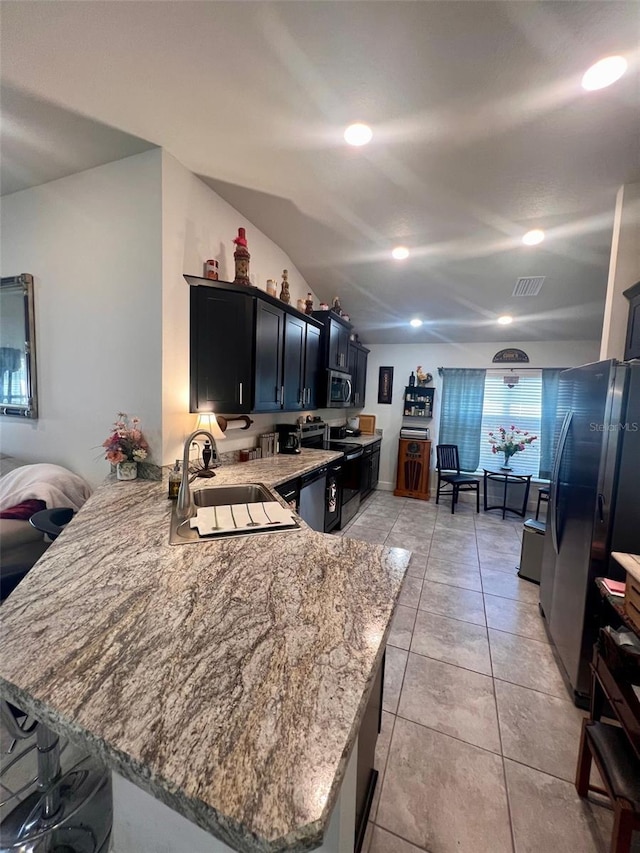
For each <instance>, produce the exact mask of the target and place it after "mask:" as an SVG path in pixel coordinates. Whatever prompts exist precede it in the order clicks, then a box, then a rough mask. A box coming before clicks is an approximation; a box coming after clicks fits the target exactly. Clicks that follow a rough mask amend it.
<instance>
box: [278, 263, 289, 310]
mask: <svg viewBox="0 0 640 853" xmlns="http://www.w3.org/2000/svg"><path fill="white" fill-rule="evenodd" d="M280 300H281V301H282V302H285V303H286V304H287V305H289V304H290V303H291V294H290V293H289V270H282V288H281V290H280Z"/></svg>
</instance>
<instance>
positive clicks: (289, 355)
mask: <svg viewBox="0 0 640 853" xmlns="http://www.w3.org/2000/svg"><path fill="white" fill-rule="evenodd" d="M306 332H307V323H306V321H305V320H301V319H299V318H298V317H293V316H292V315H291V314H287V316H286V317H285V321H284V379H283V384H284V408H285V409H286V410H289V411H290V410H292V409H302V408H303V406H304V401H305V398H306V393H305V391H306V386H305V384H304V355H305V338H306Z"/></svg>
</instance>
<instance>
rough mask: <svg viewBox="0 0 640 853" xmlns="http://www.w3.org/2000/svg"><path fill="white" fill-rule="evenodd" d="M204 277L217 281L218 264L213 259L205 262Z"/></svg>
mask: <svg viewBox="0 0 640 853" xmlns="http://www.w3.org/2000/svg"><path fill="white" fill-rule="evenodd" d="M204 277H205V278H210V279H212V280H213V281H217V280H218V262H217V260H216V259H215V258H210V259H209V260H208V261H205V265H204Z"/></svg>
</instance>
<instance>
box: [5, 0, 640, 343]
mask: <svg viewBox="0 0 640 853" xmlns="http://www.w3.org/2000/svg"><path fill="white" fill-rule="evenodd" d="M639 37H640V4H638V3H637V2H635V0H634V2H615V0H613V2H589V1H588V0H572V1H571V2H552V0H549V2H527V0H524V2H515V0H513V2H509V0H505V2H482V1H481V0H476V2H464V3H463V2H451V0H443V2H399V1H398V2H384V1H383V2H351V0H338V2H331V0H327V1H326V2H324V0H322V2H317V0H310V2H283V3H280V2H267V1H266V0H265V2H237V0H232V2H190V0H184V2H172V3H168V2H155V0H143V2H126V3H122V2H101V0H95V2H75V0H70V2H31V1H30V0H19V2H7V1H6V0H5V2H3V3H2V35H1V39H2V41H1V48H2V54H1V70H2V81H3V87H4V91H3V101H2V112H3V116H2V119H3V121H2V124H3V138H2V145H3V158H2V186H3V192H9V191H14V190H16V189H20V188H24V187H27V186H33V185H36V184H38V183H42V182H44V181H47V180H52V179H54V178H56V177H60V176H61V175H62V174H70V173H72V172H74V171H78V170H80V169H83V168H88V167H89V166H92V165H97V164H98V163H100V162H107V161H109V160H112V159H117V158H118V157H122V156H127V155H128V154H132V153H136V152H137V151H140V150H144V149H145V148H146V147H149V146H150V145H160V146H163V147H164V148H166V149H167V150H168V151H170V152H171V153H172V154H173V155H174V156H175V157H177V159H178V160H180V161H181V162H182V163H183V164H184V165H185V166H187V168H189V169H191V170H192V171H193V172H194V173H196V174H198V175H200V176H201V177H202V178H203V180H205V181H206V182H207V183H208V184H209V185H210V186H211V187H212V188H213V189H215V190H216V192H218V193H220V195H222V196H223V197H224V198H225V199H227V200H228V201H229V202H230V203H231V204H233V205H234V206H235V207H236V208H237V209H238V210H240V211H241V212H242V213H243V214H244V215H245V216H246V217H247V219H248V220H249V221H250V222H251V223H253V224H255V225H256V226H258V227H259V228H260V229H261V230H263V231H264V232H265V233H266V234H267V235H268V236H269V237H271V238H272V239H273V240H274V241H275V242H276V243H278V244H279V245H280V246H282V248H283V249H284V250H285V251H287V252H288V254H289V255H290V256H291V258H292V260H293V261H294V263H295V264H296V265H297V267H298V268H299V270H300V271H301V273H302V274H303V275H304V276H305V278H306V279H307V281H308V282H309V284H310V285H311V286H312V287H313V289H314V290H315V292H316V293H317V294H318V295H319V296H320V297H321V298H324V299H327V300H329V299H331V298H332V297H333V296H334V295H335V294H340V296H341V300H342V304H343V307H344V308H345V309H346V310H347V311H348V313H349V314H350V315H351V318H352V321H353V322H354V323H355V324H356V325H357V327H358V329H359V331H360V332H361V338H362V339H363V340H364V341H367V342H369V343H376V342H378V343H379V342H403V341H412V342H426V341H448V340H451V341H479V340H487V341H491V340H496V341H497V340H502V339H505V329H504V328H503V327H500V326H497V325H496V322H495V321H496V318H497V316H498V315H500V314H503V313H509V314H512V315H513V316H514V318H515V322H514V324H513V325H512V326H511V327H509V332H508V336H507V337H509V338H510V339H513V340H523V341H524V340H550V339H563V340H568V339H594V338H598V337H599V336H600V331H601V326H602V313H603V306H604V295H605V289H606V280H607V269H608V262H609V254H610V248H611V236H612V224H613V210H614V204H615V195H616V191H617V189H618V187H619V186H620V185H621V184H624V183H629V182H635V181H638V180H640V109H639V107H640V84H639V71H638V42H639ZM609 54H623V55H625V56H626V57H627V59H628V60H629V66H630V67H629V71H628V72H627V74H626V75H625V77H623V78H622V79H621V80H620V81H618V82H617V83H616V84H614V85H613V86H612V87H610V88H608V89H603V90H601V91H597V92H590V93H587V92H585V91H583V89H582V88H581V86H580V80H581V76H582V74H583V72H584V71H585V70H586V68H587V67H588V66H589V65H591V64H592V63H593V62H594V61H596V60H597V59H599V58H601V57H602V56H606V55H609ZM357 120H360V121H366V122H367V123H368V124H370V126H371V127H372V129H373V133H374V136H373V140H372V142H371V143H370V144H369V145H368V146H366V147H365V148H358V149H353V148H349V147H348V146H346V145H345V143H344V141H343V137H342V134H343V130H344V128H345V126H346V125H347V124H349V123H350V122H352V121H357ZM530 228H542V229H544V230H545V232H546V235H547V236H546V239H545V241H544V243H542V244H541V245H539V246H534V247H527V246H524V245H523V244H522V242H521V237H522V234H523V233H524V232H525V231H527V230H529V229H530ZM248 236H249V240H250V239H251V234H250V227H249V233H248ZM231 237H232V235H229V238H230V239H231ZM397 244H403V245H406V246H407V247H409V248H410V250H411V256H410V257H409V258H408V259H407V260H405V261H403V262H397V261H394V260H392V259H391V257H390V250H391V248H392V247H393V246H394V245H397ZM193 272H197V271H193ZM531 275H543V276H545V282H544V285H543V287H542V291H541V293H540V295H539V296H536V297H513V296H512V295H511V294H512V291H513V288H514V285H515V282H516V279H517V278H518V277H520V276H531ZM414 316H419V317H420V318H422V319H423V320H424V321H425V322H424V325H423V326H422V327H421V328H419V329H412V328H410V327H409V326H408V325H407V321H408V320H409V319H410V318H411V317H414Z"/></svg>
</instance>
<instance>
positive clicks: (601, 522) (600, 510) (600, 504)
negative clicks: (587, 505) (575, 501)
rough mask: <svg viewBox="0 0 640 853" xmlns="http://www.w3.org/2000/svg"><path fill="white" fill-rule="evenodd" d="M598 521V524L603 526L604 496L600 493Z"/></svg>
mask: <svg viewBox="0 0 640 853" xmlns="http://www.w3.org/2000/svg"><path fill="white" fill-rule="evenodd" d="M598 521H599V522H600V524H604V495H603V494H602V493H599V494H598Z"/></svg>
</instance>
